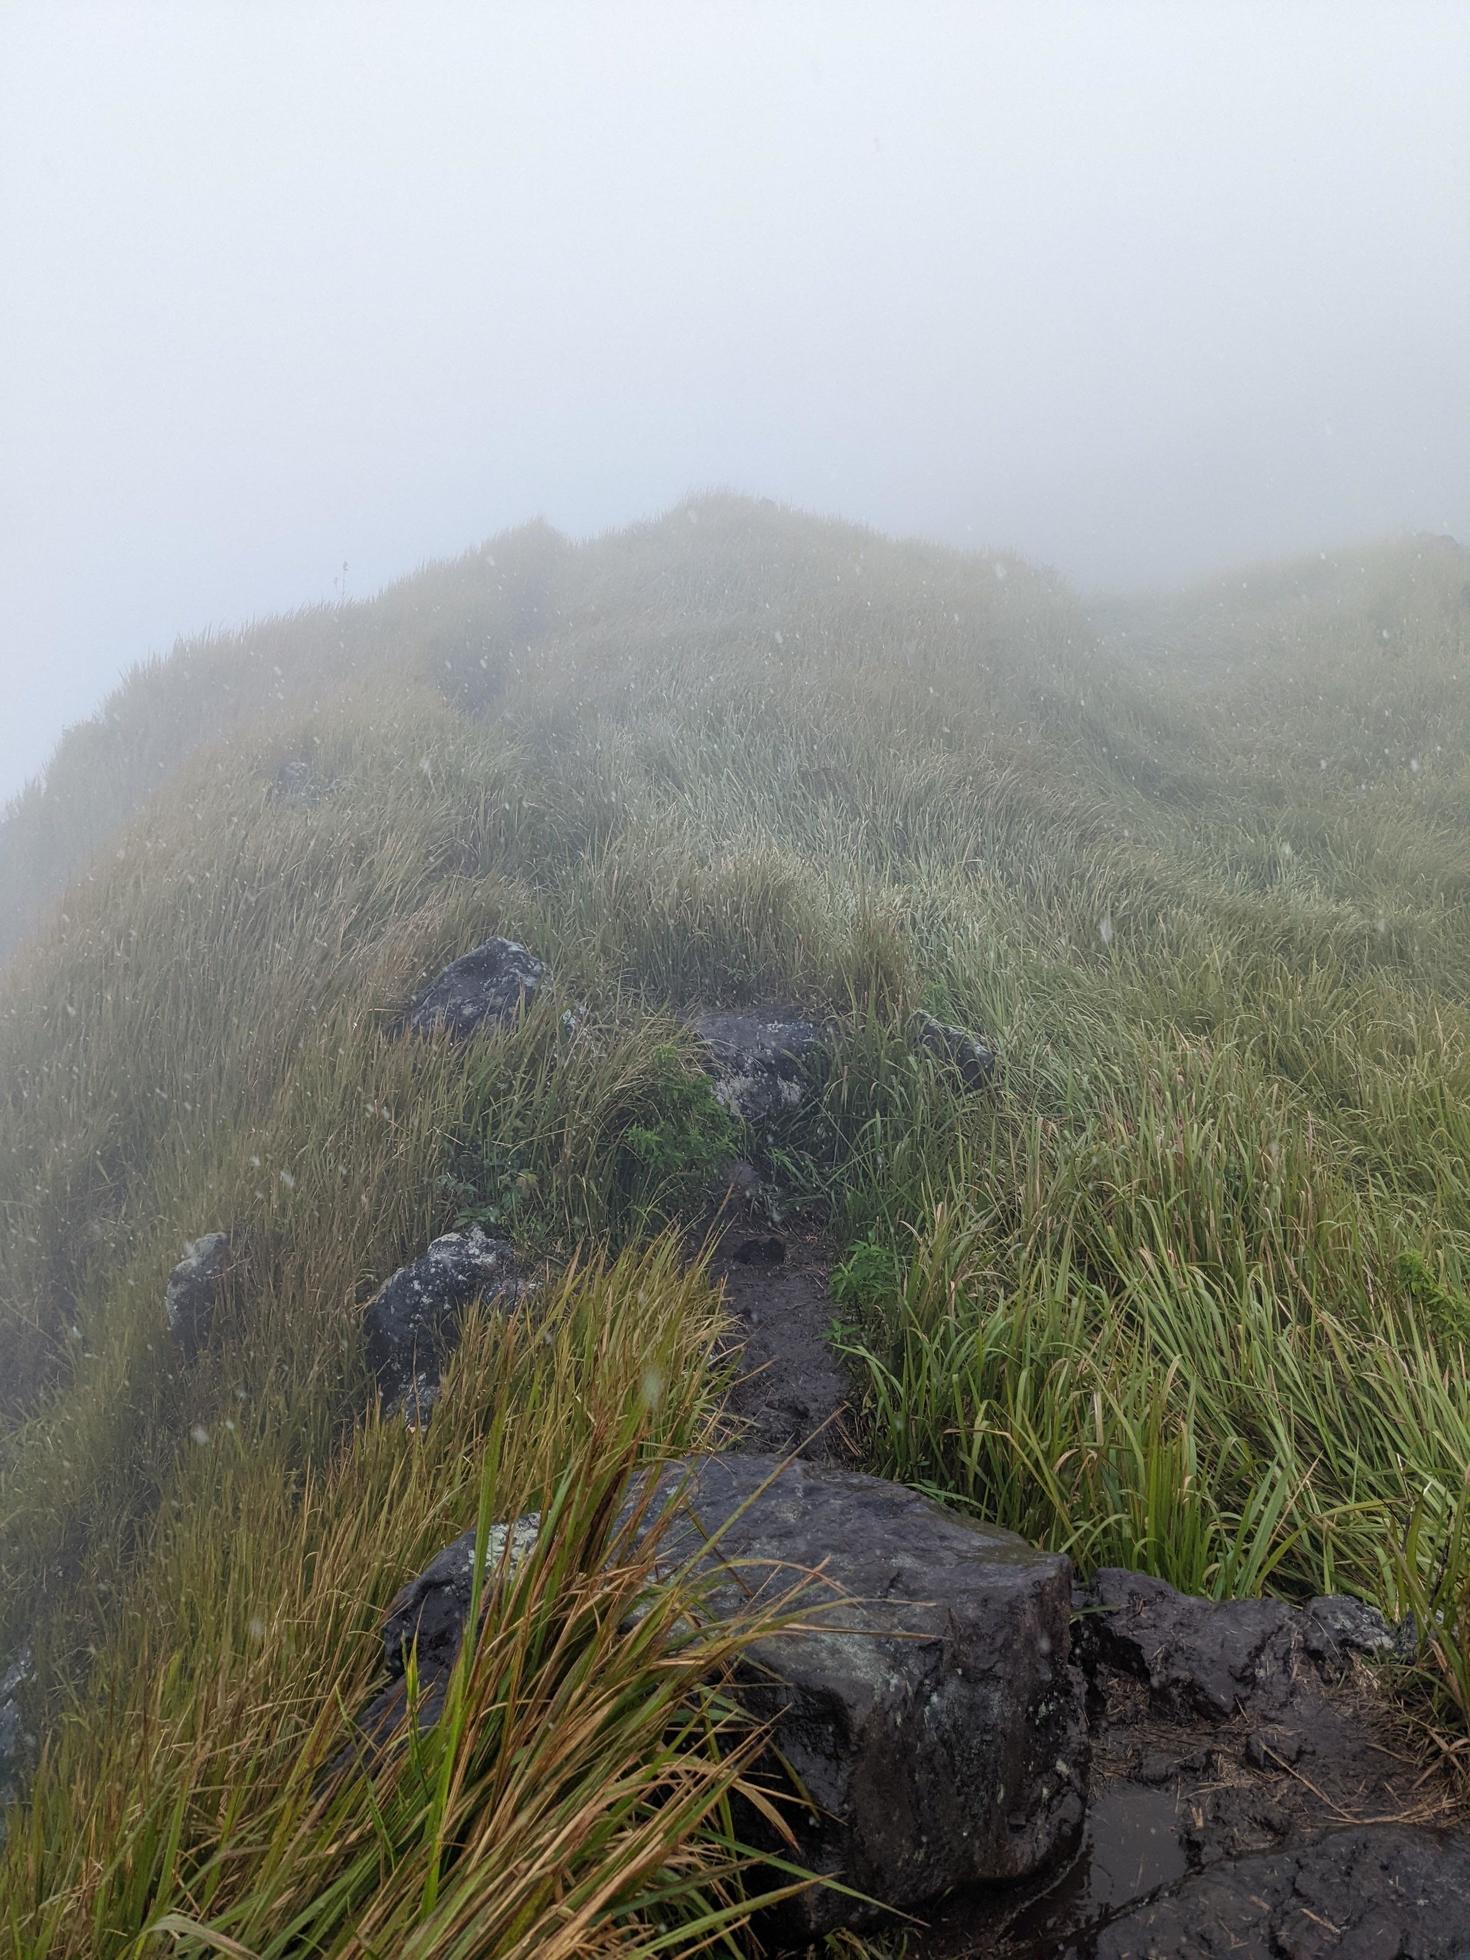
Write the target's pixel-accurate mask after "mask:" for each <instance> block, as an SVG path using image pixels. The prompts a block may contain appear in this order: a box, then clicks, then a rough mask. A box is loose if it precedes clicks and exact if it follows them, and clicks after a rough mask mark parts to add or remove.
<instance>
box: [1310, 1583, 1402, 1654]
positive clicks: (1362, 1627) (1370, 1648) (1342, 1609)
mask: <svg viewBox="0 0 1470 1960" xmlns="http://www.w3.org/2000/svg"><path fill="white" fill-rule="evenodd" d="M1302 1631H1303V1636H1304V1638H1305V1641H1306V1647H1307V1652H1308V1653H1309V1654H1310V1655H1311V1656H1312V1658H1313V1659H1314V1660H1315V1661H1318V1662H1320V1663H1321V1664H1322V1665H1323V1666H1324V1667H1329V1668H1337V1669H1342V1668H1344V1667H1346V1666H1347V1665H1348V1664H1349V1663H1350V1662H1351V1661H1352V1660H1353V1659H1355V1658H1357V1659H1362V1660H1391V1661H1404V1662H1408V1661H1412V1660H1413V1658H1414V1655H1415V1652H1416V1650H1417V1648H1418V1644H1419V1640H1418V1630H1417V1629H1416V1627H1415V1625H1414V1622H1413V1621H1412V1620H1402V1621H1400V1623H1399V1624H1398V1625H1397V1626H1395V1625H1394V1624H1393V1623H1392V1622H1391V1621H1389V1620H1387V1619H1385V1618H1384V1616H1383V1614H1382V1613H1380V1612H1379V1610H1378V1608H1377V1607H1376V1606H1369V1605H1368V1604H1367V1603H1366V1601H1364V1600H1361V1599H1350V1598H1348V1597H1347V1595H1346V1594H1343V1593H1331V1594H1328V1595H1327V1596H1326V1597H1325V1598H1322V1599H1313V1600H1309V1601H1308V1602H1307V1604H1306V1606H1305V1607H1304V1608H1303V1614H1302Z"/></svg>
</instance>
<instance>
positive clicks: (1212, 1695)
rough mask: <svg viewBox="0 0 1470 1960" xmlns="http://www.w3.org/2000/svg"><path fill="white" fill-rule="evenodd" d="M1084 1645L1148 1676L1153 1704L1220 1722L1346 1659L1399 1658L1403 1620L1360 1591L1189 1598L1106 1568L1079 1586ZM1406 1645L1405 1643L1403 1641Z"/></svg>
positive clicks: (1282, 1696) (1286, 1694) (1274, 1706)
mask: <svg viewBox="0 0 1470 1960" xmlns="http://www.w3.org/2000/svg"><path fill="white" fill-rule="evenodd" d="M1082 1604H1083V1607H1084V1617H1083V1620H1082V1632H1081V1635H1080V1637H1081V1639H1082V1640H1083V1642H1084V1644H1085V1645H1086V1646H1087V1648H1088V1649H1089V1651H1090V1652H1092V1653H1095V1654H1096V1655H1097V1656H1098V1657H1099V1658H1101V1659H1102V1660H1104V1661H1105V1662H1107V1663H1108V1664H1110V1665H1112V1666H1114V1667H1119V1668H1123V1669H1125V1670H1126V1671H1128V1672H1129V1673H1131V1674H1134V1675H1136V1676H1137V1677H1138V1678H1139V1679H1140V1680H1142V1681H1145V1682H1146V1683H1147V1684H1148V1688H1149V1692H1150V1695H1151V1697H1152V1698H1153V1701H1154V1703H1155V1705H1156V1706H1157V1707H1158V1708H1159V1710H1160V1712H1162V1713H1164V1714H1168V1715H1171V1716H1205V1717H1208V1718H1210V1719H1213V1720H1216V1721H1220V1720H1224V1719H1225V1718H1227V1717H1229V1716H1232V1715H1235V1714H1237V1713H1239V1712H1244V1713H1248V1714H1251V1715H1255V1716H1259V1717H1262V1718H1271V1717H1274V1716H1276V1715H1278V1714H1279V1713H1280V1712H1281V1711H1282V1710H1283V1709H1285V1708H1287V1707H1288V1706H1289V1705H1290V1704H1291V1703H1292V1702H1294V1701H1295V1700H1297V1699H1298V1698H1299V1697H1300V1693H1301V1690H1302V1685H1303V1682H1304V1680H1309V1681H1310V1683H1311V1685H1312V1686H1314V1687H1315V1686H1316V1685H1317V1684H1318V1683H1319V1682H1320V1680H1321V1679H1322V1677H1323V1676H1324V1675H1325V1674H1331V1673H1333V1672H1341V1671H1342V1669H1343V1668H1345V1667H1346V1666H1348V1665H1349V1664H1350V1662H1351V1661H1352V1660H1353V1659H1355V1658H1390V1659H1391V1658H1400V1659H1402V1658H1405V1657H1406V1652H1411V1651H1412V1629H1405V1628H1395V1627H1391V1626H1390V1625H1389V1623H1388V1621H1387V1620H1385V1619H1384V1617H1383V1615H1382V1614H1381V1613H1379V1612H1378V1611H1377V1610H1376V1609H1375V1608H1373V1607H1371V1606H1367V1605H1365V1604H1364V1603H1363V1602H1362V1601H1361V1600H1355V1599H1345V1598H1335V1597H1334V1598H1324V1599H1314V1600H1313V1601H1312V1602H1311V1603H1310V1605H1308V1606H1306V1607H1292V1606H1288V1605H1287V1604H1286V1603H1285V1602H1284V1601H1282V1600H1279V1599H1227V1600H1211V1599H1196V1598H1192V1597H1190V1596H1189V1595H1188V1594H1186V1593H1179V1592H1175V1590H1174V1588H1173V1587H1172V1586H1169V1585H1166V1584H1165V1583H1164V1581H1163V1580H1162V1579H1150V1578H1148V1577H1146V1576H1145V1575H1144V1574H1142V1573H1139V1572H1123V1571H1119V1570H1116V1569H1114V1568H1107V1569H1105V1570H1103V1571H1101V1572H1099V1573H1098V1574H1097V1575H1096V1577H1095V1578H1094V1579H1093V1581H1092V1584H1091V1585H1090V1586H1089V1587H1088V1588H1087V1589H1086V1591H1085V1593H1084V1594H1083V1595H1082ZM1406 1644H1407V1645H1406Z"/></svg>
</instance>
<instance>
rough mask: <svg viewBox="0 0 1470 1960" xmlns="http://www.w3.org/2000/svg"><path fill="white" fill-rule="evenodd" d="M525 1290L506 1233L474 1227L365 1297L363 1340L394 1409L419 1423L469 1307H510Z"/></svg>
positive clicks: (450, 1236)
mask: <svg viewBox="0 0 1470 1960" xmlns="http://www.w3.org/2000/svg"><path fill="white" fill-rule="evenodd" d="M524 1291H525V1285H524V1282H523V1281H522V1278H521V1274H520V1268H519V1266H518V1264H517V1261H516V1256H515V1251H514V1249H513V1247H512V1246H511V1244H510V1241H509V1240H508V1239H501V1238H490V1237H489V1236H488V1235H487V1234H486V1233H485V1232H482V1231H481V1230H480V1228H479V1226H477V1225H472V1226H471V1227H470V1229H469V1230H468V1231H467V1232H448V1233H446V1234H445V1235H444V1237H443V1238H438V1239H435V1240H434V1242H433V1244H432V1245H431V1246H430V1247H429V1249H428V1251H427V1252H425V1253H423V1254H422V1255H421V1256H420V1257H419V1258H417V1259H415V1260H413V1261H412V1262H411V1263H410V1264H409V1265H407V1266H400V1267H399V1269H398V1271H397V1272H396V1273H394V1274H393V1276H392V1278H391V1279H389V1280H386V1281H385V1282H384V1284H383V1285H382V1286H381V1287H380V1288H379V1289H378V1291H377V1293H376V1294H374V1296H373V1298H372V1299H371V1300H370V1301H369V1302H368V1306H367V1310H366V1313H365V1314H364V1317H363V1338H364V1343H365V1345H366V1349H367V1359H368V1366H369V1367H370V1368H371V1369H372V1371H373V1374H374V1375H375V1376H376V1378H377V1380H378V1383H379V1385H380V1386H381V1388H382V1391H383V1397H384V1400H385V1402H387V1404H388V1405H389V1406H390V1407H393V1408H401V1409H402V1410H403V1411H404V1413H405V1415H406V1416H407V1418H408V1420H409V1422H410V1423H412V1424H414V1425H415V1426H418V1425H421V1424H422V1423H423V1422H425V1421H426V1420H427V1418H428V1414H429V1411H430V1409H431V1408H432V1407H433V1404H434V1402H435V1401H436V1400H437V1398H438V1393H439V1371H440V1368H441V1367H442V1365H443V1362H444V1359H445V1356H446V1355H448V1354H449V1353H450V1352H451V1351H452V1349H453V1348H454V1345H455V1343H456V1341H457V1340H458V1338H459V1325H460V1321H461V1320H462V1318H463V1316H464V1312H465V1309H466V1308H467V1307H468V1306H469V1305H470V1304H471V1303H472V1302H473V1301H475V1300H495V1301H496V1302H497V1303H499V1304H501V1305H503V1306H507V1307H513V1306H515V1305H517V1304H518V1303H519V1301H520V1299H521V1297H522V1294H523V1293H524Z"/></svg>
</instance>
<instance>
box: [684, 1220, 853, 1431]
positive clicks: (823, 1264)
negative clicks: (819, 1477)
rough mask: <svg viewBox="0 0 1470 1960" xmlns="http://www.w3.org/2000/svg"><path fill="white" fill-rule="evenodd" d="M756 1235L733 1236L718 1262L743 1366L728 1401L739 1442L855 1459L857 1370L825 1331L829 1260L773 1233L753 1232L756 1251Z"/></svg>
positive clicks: (732, 1358) (733, 1352)
mask: <svg viewBox="0 0 1470 1960" xmlns="http://www.w3.org/2000/svg"><path fill="white" fill-rule="evenodd" d="M751 1243H752V1241H751V1239H750V1237H748V1236H747V1235H743V1234H740V1233H732V1234H729V1235H727V1237H726V1239H725V1241H724V1243H723V1244H722V1245H721V1247H720V1249H719V1251H718V1252H717V1254H716V1257H715V1261H714V1265H713V1269H712V1270H713V1276H714V1278H716V1279H717V1280H718V1281H719V1283H720V1285H721V1288H722V1290H723V1293H724V1298H725V1306H726V1310H727V1311H728V1313H729V1314H730V1316H731V1321H732V1327H731V1331H730V1335H729V1337H728V1342H727V1347H726V1350H725V1357H724V1358H725V1359H726V1360H728V1361H729V1362H730V1363H732V1364H733V1366H734V1367H735V1369H736V1371H737V1373H736V1379H735V1380H734V1382H733V1383H732V1385H731V1388H730V1392H729V1395H728V1397H727V1399H726V1403H725V1408H726V1413H727V1414H728V1415H729V1416H730V1417H732V1418H733V1419H734V1421H735V1422H736V1423H737V1424H738V1425H739V1433H738V1436H737V1439H736V1443H735V1447H736V1448H737V1449H741V1450H754V1451H758V1452H761V1453H765V1454H770V1455H775V1456H790V1455H798V1456H803V1457H805V1458H807V1459H808V1460H809V1461H811V1462H814V1463H835V1464H846V1465H848V1466H850V1467H851V1466H855V1465H856V1463H857V1457H858V1452H857V1449H856V1446H855V1443H854V1441H853V1435H852V1423H851V1403H852V1383H851V1378H850V1376H849V1373H848V1370H847V1367H846V1365H845V1363H844V1361H843V1358H842V1356H841V1355H840V1354H839V1353H838V1352H837V1351H836V1349H835V1348H834V1347H833V1345H832V1342H831V1340H830V1339H829V1338H828V1337H829V1334H830V1330H831V1327H832V1323H833V1321H834V1319H835V1318H836V1312H837V1310H836V1308H835V1306H834V1305H833V1302H832V1296H831V1294H830V1293H829V1291H828V1285H827V1281H828V1273H829V1271H830V1261H829V1259H828V1258H827V1257H826V1256H825V1254H824V1250H823V1248H822V1247H821V1246H820V1245H818V1244H816V1243H810V1242H803V1241H801V1240H798V1239H794V1238H790V1237H787V1238H784V1239H777V1238H775V1236H774V1235H771V1234H764V1235H760V1236H758V1238H757V1239H756V1241H755V1243H756V1244H757V1245H758V1246H759V1248H760V1256H759V1257H756V1258H752V1257H749V1256H742V1255H745V1254H746V1253H747V1248H748V1247H749V1246H750V1245H751ZM773 1244H777V1245H779V1246H780V1257H779V1259H773V1258H772V1257H771V1256H770V1253H771V1248H772V1246H773Z"/></svg>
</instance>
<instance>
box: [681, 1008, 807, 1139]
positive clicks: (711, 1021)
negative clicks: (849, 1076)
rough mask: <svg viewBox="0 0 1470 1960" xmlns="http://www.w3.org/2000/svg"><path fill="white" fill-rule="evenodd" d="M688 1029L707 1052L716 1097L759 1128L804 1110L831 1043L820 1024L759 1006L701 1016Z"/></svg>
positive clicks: (739, 1116)
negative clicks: (815, 1073) (816, 1069)
mask: <svg viewBox="0 0 1470 1960" xmlns="http://www.w3.org/2000/svg"><path fill="white" fill-rule="evenodd" d="M689 1025H690V1030H691V1032H692V1033H693V1034H694V1035H695V1037H696V1038H697V1040H698V1041H699V1042H700V1044H701V1046H702V1047H703V1049H704V1053H705V1067H706V1069H707V1071H708V1073H709V1075H710V1077H711V1079H712V1081H713V1083H714V1091H715V1095H716V1097H717V1098H718V1100H719V1101H720V1102H721V1103H722V1104H723V1105H724V1107H725V1108H726V1109H727V1110H729V1112H730V1114H731V1115H732V1116H735V1117H738V1118H739V1120H740V1121H741V1122H742V1123H749V1124H751V1125H752V1126H753V1127H754V1128H760V1127H762V1126H763V1125H765V1124H768V1123H770V1122H771V1121H772V1119H773V1118H775V1117H779V1116H782V1115H785V1114H788V1113H789V1112H790V1111H792V1110H794V1109H797V1108H799V1107H800V1106H801V1104H802V1103H803V1102H804V1101H805V1100H806V1096H807V1091H808V1087H809V1082H810V1072H811V1069H812V1067H813V1065H814V1064H815V1063H816V1062H817V1061H818V1060H819V1058H820V1057H821V1055H822V1054H823V1052H824V1051H825V1049H826V1048H827V1045H828V1040H829V1036H828V1031H827V1029H826V1028H825V1027H824V1026H823V1025H822V1024H821V1023H820V1022H818V1021H812V1020H807V1019H805V1018H804V1017H803V1016H801V1015H797V1014H790V1013H785V1012H780V1011H776V1010H763V1009H759V1008H751V1009H748V1010H745V1011H742V1012H726V1011H723V1010H716V1011H711V1012H708V1013H703V1014H697V1015H695V1017H694V1018H693V1020H692V1021H691V1022H690V1024H689Z"/></svg>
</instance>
